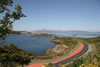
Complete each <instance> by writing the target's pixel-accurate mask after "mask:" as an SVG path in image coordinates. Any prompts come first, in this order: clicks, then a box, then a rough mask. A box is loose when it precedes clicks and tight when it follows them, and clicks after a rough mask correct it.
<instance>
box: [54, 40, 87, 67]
mask: <svg viewBox="0 0 100 67" xmlns="http://www.w3.org/2000/svg"><path fill="white" fill-rule="evenodd" d="M81 42H82V44H83V46H84V48H83V49H82V50H81V51H80V52H78V53H77V54H75V55H73V56H71V57H69V58H67V59H64V60H62V61H60V62H57V63H54V67H59V65H60V64H66V63H68V62H70V61H72V60H73V59H75V58H78V57H80V56H82V55H83V54H84V53H85V52H86V51H87V50H88V45H87V44H86V43H85V42H83V41H81Z"/></svg>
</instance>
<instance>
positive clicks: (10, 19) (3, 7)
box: [0, 0, 25, 37]
mask: <svg viewBox="0 0 100 67" xmlns="http://www.w3.org/2000/svg"><path fill="white" fill-rule="evenodd" d="M12 7H13V0H0V37H4V36H6V35H7V34H9V33H10V32H11V30H12V28H13V26H12V23H14V21H16V20H19V19H20V18H21V17H25V15H24V14H23V13H22V8H21V6H20V5H15V8H14V11H12V9H9V8H12Z"/></svg>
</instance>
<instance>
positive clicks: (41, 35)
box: [32, 33, 56, 37]
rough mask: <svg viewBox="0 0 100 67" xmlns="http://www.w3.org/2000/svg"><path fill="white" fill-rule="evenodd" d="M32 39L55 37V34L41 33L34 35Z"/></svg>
mask: <svg viewBox="0 0 100 67" xmlns="http://www.w3.org/2000/svg"><path fill="white" fill-rule="evenodd" d="M32 37H56V35H55V34H46V33H41V34H34V35H32Z"/></svg>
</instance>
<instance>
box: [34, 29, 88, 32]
mask: <svg viewBox="0 0 100 67" xmlns="http://www.w3.org/2000/svg"><path fill="white" fill-rule="evenodd" d="M34 32H85V33H86V32H88V31H77V30H73V31H66V30H46V29H41V30H36V31H34Z"/></svg>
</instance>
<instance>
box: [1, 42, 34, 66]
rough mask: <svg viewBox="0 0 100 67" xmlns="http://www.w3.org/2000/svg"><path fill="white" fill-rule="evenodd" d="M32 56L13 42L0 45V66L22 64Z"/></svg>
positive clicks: (27, 61) (25, 63)
mask: <svg viewBox="0 0 100 67" xmlns="http://www.w3.org/2000/svg"><path fill="white" fill-rule="evenodd" d="M32 59H33V56H32V55H31V54H29V53H27V52H25V51H24V50H22V49H19V48H17V47H16V46H14V45H13V44H11V45H3V46H0V67H16V66H22V67H23V66H24V65H27V64H29V63H30V62H31V60H32Z"/></svg>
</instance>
